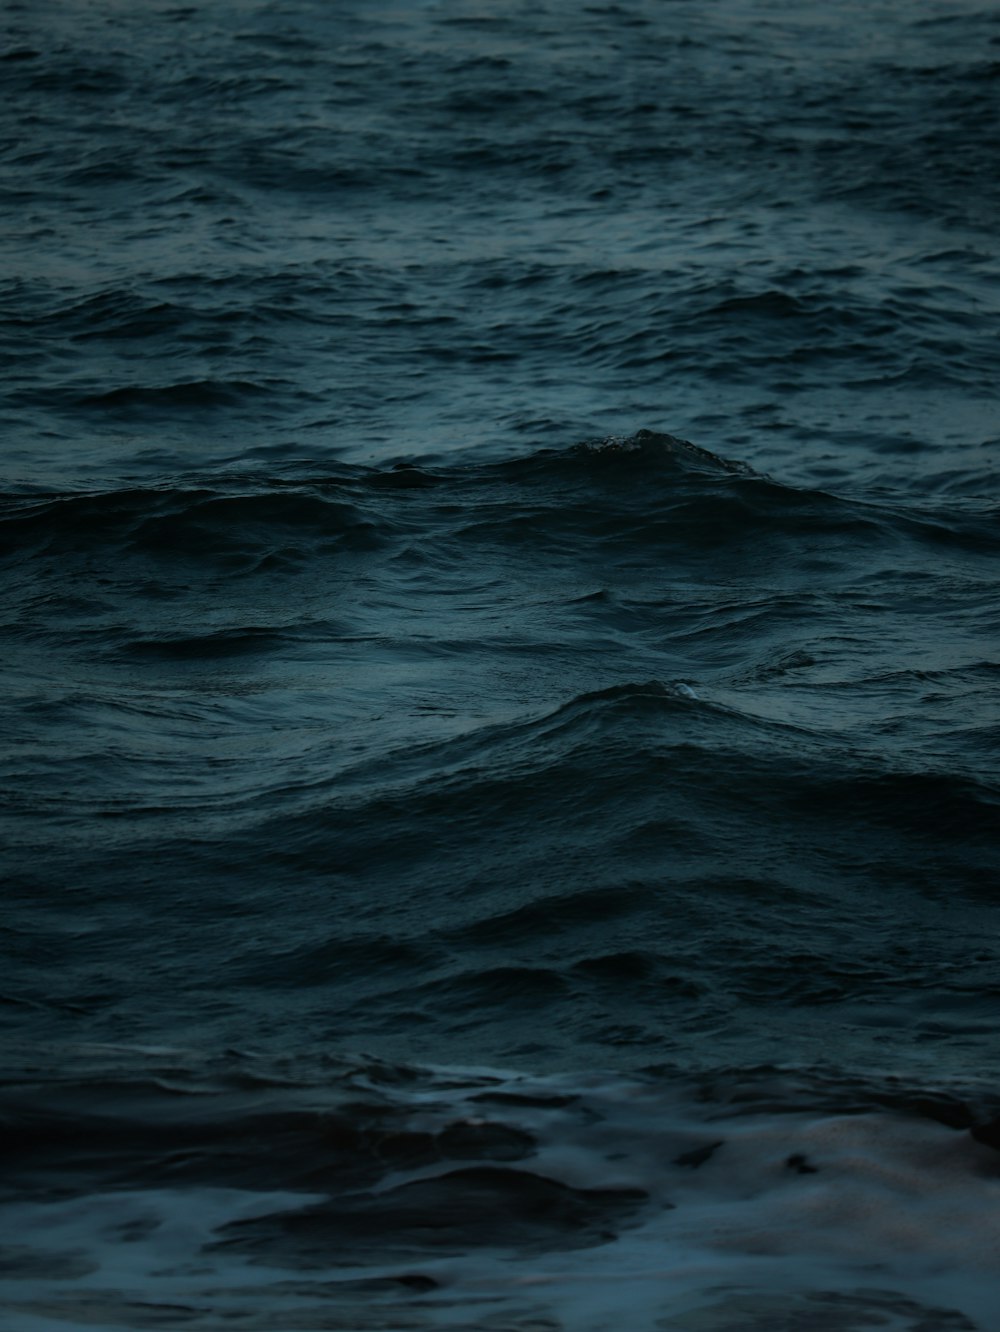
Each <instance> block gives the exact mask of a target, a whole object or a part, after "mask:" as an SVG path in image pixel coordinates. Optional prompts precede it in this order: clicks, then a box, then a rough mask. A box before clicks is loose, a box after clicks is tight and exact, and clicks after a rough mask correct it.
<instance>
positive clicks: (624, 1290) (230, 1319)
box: [0, 1070, 1000, 1332]
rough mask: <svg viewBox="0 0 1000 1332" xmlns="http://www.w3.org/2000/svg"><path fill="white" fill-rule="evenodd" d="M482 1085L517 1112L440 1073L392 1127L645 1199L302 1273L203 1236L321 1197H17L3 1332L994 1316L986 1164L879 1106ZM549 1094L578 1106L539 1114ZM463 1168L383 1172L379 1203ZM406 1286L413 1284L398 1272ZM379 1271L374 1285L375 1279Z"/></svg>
mask: <svg viewBox="0 0 1000 1332" xmlns="http://www.w3.org/2000/svg"><path fill="white" fill-rule="evenodd" d="M479 1076H480V1077H482V1076H488V1075H484V1074H483V1071H479ZM493 1078H495V1079H496V1080H493V1079H491V1087H492V1089H493V1090H494V1091H500V1092H501V1093H504V1094H506V1095H507V1096H508V1097H509V1095H511V1094H513V1095H520V1096H522V1097H525V1098H526V1099H523V1100H520V1101H511V1100H510V1099H499V1100H495V1101H490V1100H486V1101H484V1100H483V1099H482V1092H483V1083H482V1081H477V1082H474V1084H473V1085H469V1084H466V1088H465V1089H463V1088H462V1087H461V1085H460V1081H461V1080H460V1079H459V1078H456V1077H455V1071H454V1070H453V1071H452V1076H451V1079H450V1080H449V1085H448V1086H447V1087H442V1085H441V1084H438V1086H437V1089H436V1092H431V1091H429V1090H428V1088H427V1085H426V1083H425V1084H424V1085H423V1086H422V1087H421V1086H414V1088H413V1089H412V1092H410V1093H408V1092H407V1091H406V1090H405V1089H401V1090H400V1091H399V1100H400V1101H401V1102H405V1103H406V1104H407V1105H408V1106H409V1110H410V1114H409V1117H408V1120H407V1123H408V1126H409V1127H410V1128H412V1129H414V1130H417V1131H421V1130H427V1131H431V1132H434V1131H439V1130H440V1129H441V1128H443V1127H445V1126H446V1125H448V1124H452V1125H454V1124H455V1123H457V1122H460V1121H462V1120H465V1121H466V1122H471V1121H475V1120H477V1119H478V1120H484V1121H489V1122H491V1123H496V1122H498V1121H502V1122H503V1123H504V1124H505V1125H507V1126H510V1127H513V1128H517V1129H520V1130H523V1131H524V1132H526V1133H530V1134H531V1135H532V1136H533V1137H534V1138H535V1139H536V1140H537V1142H538V1152H537V1155H534V1156H531V1157H529V1158H527V1159H526V1160H523V1161H518V1162H517V1163H516V1168H517V1169H518V1170H525V1169H528V1170H531V1171H534V1172H535V1173H537V1174H539V1175H542V1176H546V1177H548V1178H550V1179H555V1180H558V1181H561V1182H562V1183H564V1184H567V1185H570V1186H572V1187H574V1188H580V1189H612V1188H641V1189H643V1190H645V1191H646V1193H647V1194H648V1204H647V1205H646V1206H645V1207H644V1208H642V1209H641V1210H640V1211H639V1213H638V1215H637V1217H635V1218H634V1219H633V1220H632V1221H631V1222H629V1223H627V1224H626V1226H625V1227H624V1228H623V1229H622V1230H621V1231H620V1232H619V1233H618V1235H617V1237H615V1238H609V1239H608V1240H606V1241H605V1242H601V1243H598V1244H596V1245H591V1246H590V1247H586V1248H580V1249H575V1250H574V1249H570V1250H568V1251H566V1250H564V1251H560V1252H555V1253H553V1252H548V1253H537V1252H535V1251H531V1252H530V1253H528V1254H525V1253H524V1252H519V1253H516V1254H512V1253H510V1252H508V1251H500V1250H497V1249H486V1248H480V1249H476V1250H473V1251H471V1252H469V1253H467V1254H465V1255H463V1256H460V1257H455V1256H448V1257H441V1256H439V1255H440V1251H439V1250H435V1248H434V1247H433V1245H430V1244H429V1245H428V1246H427V1247H426V1249H425V1250H423V1251H422V1252H419V1253H414V1254H413V1257H412V1260H411V1261H409V1262H408V1263H407V1265H406V1266H400V1265H399V1264H398V1263H387V1264H385V1265H384V1266H372V1265H367V1264H366V1265H364V1266H362V1265H360V1264H359V1263H358V1262H357V1261H356V1260H353V1259H351V1258H349V1257H348V1256H347V1255H345V1254H338V1253H335V1252H331V1254H330V1262H329V1266H328V1267H327V1268H324V1269H322V1270H318V1271H317V1270H316V1269H315V1268H312V1269H310V1270H308V1271H306V1272H304V1271H302V1270H301V1269H298V1268H295V1269H292V1268H290V1267H282V1266H281V1265H280V1263H279V1261H278V1260H277V1259H275V1260H273V1265H268V1264H269V1263H270V1262H272V1260H271V1259H269V1258H268V1257H267V1255H266V1252H264V1253H263V1255H262V1254H261V1253H260V1252H258V1253H257V1254H255V1255H254V1256H253V1257H245V1256H243V1255H241V1254H240V1253H239V1252H238V1251H235V1250H230V1249H218V1248H211V1247H206V1246H211V1245H212V1243H213V1241H215V1240H217V1239H218V1238H219V1237H220V1233H219V1232H220V1228H221V1227H223V1226H226V1225H228V1224H230V1223H231V1222H234V1221H240V1220H247V1219H250V1218H253V1217H260V1216H263V1215H267V1214H273V1213H276V1212H281V1211H287V1210H290V1209H294V1208H300V1207H303V1206H306V1205H308V1204H310V1203H313V1202H318V1201H320V1200H321V1196H320V1195H316V1194H308V1195H306V1194H301V1193H292V1192H286V1193H277V1192H272V1193H261V1192H250V1191H244V1190H237V1189H224V1188H204V1187H198V1188H190V1189H157V1190H152V1189H150V1190H144V1191H131V1192H120V1193H103V1194H97V1195H92V1196H89V1197H81V1198H77V1199H74V1200H70V1201H53V1202H43V1203H42V1202H40V1203H30V1204H28V1203H19V1204H12V1205H10V1206H7V1207H6V1208H5V1209H3V1212H2V1215H0V1230H2V1233H3V1235H4V1237H5V1239H4V1244H5V1247H6V1249H7V1262H6V1265H5V1267H4V1272H5V1275H4V1277H3V1279H2V1281H0V1304H2V1306H3V1307H5V1308H6V1309H8V1310H9V1311H10V1314H9V1317H10V1318H11V1319H12V1320H13V1321H12V1322H11V1324H10V1325H11V1326H12V1327H16V1328H17V1329H18V1332H56V1329H59V1332H67V1329H70V1328H81V1329H82V1328H88V1329H91V1332H93V1330H94V1329H98V1330H100V1329H107V1330H108V1332H112V1330H114V1332H120V1329H122V1328H127V1329H129V1330H130V1332H131V1330H132V1329H141V1328H145V1327H158V1328H163V1327H178V1328H181V1327H183V1328H190V1329H196V1330H197V1332H206V1330H207V1329H221V1328H223V1327H235V1328H240V1329H254V1330H255V1332H265V1330H267V1332H313V1330H314V1329H318V1328H327V1329H330V1328H343V1329H347V1328H351V1329H359V1330H360V1329H376V1328H384V1329H387V1330H388V1329H390V1328H393V1329H397V1328H400V1327H421V1326H428V1327H430V1326H435V1327H456V1328H470V1327H476V1328H479V1327H483V1328H490V1327H495V1328H497V1329H501V1328H514V1327H517V1328H522V1327H530V1326H538V1327H539V1328H541V1327H559V1328H564V1329H567V1332H612V1330H614V1332H618V1330H619V1329H628V1332H647V1330H648V1332H653V1330H654V1329H656V1330H657V1332H774V1329H776V1328H780V1329H782V1332H865V1329H876V1328H877V1329H881V1332H970V1330H971V1329H978V1332H995V1330H996V1329H997V1328H998V1327H1000V1314H998V1312H997V1311H998V1310H1000V1155H998V1154H997V1153H996V1152H994V1151H992V1150H991V1149H989V1148H987V1147H985V1146H982V1145H980V1144H978V1143H976V1142H975V1141H973V1140H972V1139H971V1137H970V1136H969V1135H968V1134H966V1133H963V1132H958V1131H955V1130H952V1129H949V1128H946V1127H943V1126H941V1125H939V1124H936V1123H933V1122H930V1121H925V1120H921V1119H916V1118H910V1117H904V1116H897V1115H894V1114H892V1113H889V1112H879V1113H870V1114H850V1115H820V1114H804V1113H787V1114H786V1113H774V1112H767V1113H758V1112H753V1111H752V1110H751V1111H750V1112H749V1113H748V1109H747V1107H745V1106H744V1107H738V1106H719V1105H715V1104H695V1103H693V1102H692V1101H690V1100H689V1101H687V1102H684V1101H683V1100H681V1099H680V1097H679V1095H678V1096H674V1095H672V1094H671V1093H670V1092H669V1091H668V1090H667V1089H666V1088H665V1086H664V1084H658V1085H652V1084H641V1083H631V1082H628V1081H627V1080H624V1079H617V1080H615V1079H609V1080H607V1081H602V1080H601V1079H599V1078H594V1079H592V1080H591V1081H590V1082H589V1083H587V1084H586V1085H584V1083H582V1082H581V1080H580V1079H578V1078H577V1079H574V1080H572V1081H571V1080H570V1079H559V1078H553V1079H543V1080H535V1081H530V1082H529V1081H528V1080H526V1079H508V1080H506V1081H501V1080H500V1079H499V1075H493ZM560 1092H566V1093H574V1094H575V1095H576V1096H577V1099H576V1100H572V1101H570V1102H568V1103H559V1102H558V1101H557V1100H555V1099H552V1100H550V1102H549V1103H548V1104H545V1103H541V1102H542V1099H543V1098H544V1097H546V1096H548V1097H550V1098H553V1097H555V1096H557V1095H558V1094H559V1093H560ZM532 1096H535V1097H537V1098H538V1101H539V1103H537V1104H536V1103H532V1102H531V1100H530V1099H528V1098H530V1097H532ZM716 1144H718V1145H716ZM469 1164H471V1163H470V1162H469V1161H468V1160H465V1159H463V1160H462V1161H461V1162H456V1161H454V1160H451V1161H445V1162H440V1163H437V1164H436V1165H435V1166H433V1167H429V1168H425V1169H422V1170H409V1171H397V1172H395V1173H393V1174H392V1175H390V1176H388V1177H387V1178H385V1179H384V1180H383V1181H382V1183H381V1184H380V1186H379V1191H380V1192H381V1193H383V1194H385V1193H388V1192H391V1190H392V1189H394V1188H396V1187H398V1186H400V1185H401V1184H405V1183H409V1182H412V1181H413V1180H416V1179H422V1178H430V1177H434V1176H435V1175H440V1174H444V1173H447V1172H448V1171H451V1170H454V1169H455V1168H456V1167H457V1166H459V1165H460V1166H462V1167H465V1166H467V1165H469ZM417 1275H419V1276H420V1277H421V1278H424V1279H425V1280H423V1281H422V1282H420V1283H414V1282H412V1281H411V1282H410V1283H409V1284H405V1283H403V1282H402V1281H400V1278H407V1277H409V1278H412V1277H414V1276H417ZM378 1278H385V1279H386V1281H385V1283H384V1285H382V1286H379V1285H378V1284H374V1285H373V1284H372V1283H373V1282H376V1283H377V1279H378ZM358 1283H364V1284H358ZM432 1283H433V1284H432Z"/></svg>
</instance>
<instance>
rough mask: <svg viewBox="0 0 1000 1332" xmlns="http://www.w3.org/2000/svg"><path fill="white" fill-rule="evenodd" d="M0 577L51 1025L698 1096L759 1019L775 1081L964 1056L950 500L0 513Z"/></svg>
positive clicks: (986, 537) (752, 486) (462, 497)
mask: <svg viewBox="0 0 1000 1332" xmlns="http://www.w3.org/2000/svg"><path fill="white" fill-rule="evenodd" d="M0 539H2V541H3V543H4V545H3V548H4V550H5V551H6V561H5V569H6V577H7V581H8V588H9V590H10V593H11V596H12V597H13V599H14V602H15V604H16V605H17V607H18V613H19V631H18V636H17V640H16V645H15V646H16V657H15V665H16V669H17V671H18V673H19V674H18V687H17V689H16V690H15V691H13V692H12V693H11V694H9V695H8V696H7V698H6V699H5V702H4V709H5V712H6V714H7V716H6V724H7V730H8V733H9V734H11V735H12V736H13V737H14V738H15V741H16V742H17V743H16V745H15V748H14V749H13V750H12V756H11V758H10V759H9V761H8V764H7V768H6V776H5V789H6V805H7V814H6V822H5V832H6V833H7V836H8V837H9V839H10V845H11V847H12V860H11V864H12V868H14V869H15V881H16V882H17V883H18V884H19V885H20V892H21V894H22V896H21V897H20V899H19V900H20V901H21V902H22V903H23V907H22V908H21V909H22V911H23V913H24V914H23V916H22V915H20V914H15V916H14V917H13V918H12V921H13V926H14V928H15V930H17V931H18V937H19V938H21V939H22V941H23V944H24V949H23V953H22V955H21V961H20V967H19V969H18V970H17V971H16V984H20V983H23V984H24V985H25V986H26V987H27V989H26V990H25V991H24V993H25V994H26V995H27V996H28V997H29V999H30V1002H31V1003H32V1004H34V1005H37V1007H38V1011H39V1013H40V1014H44V1013H46V1012H47V1013H49V1015H50V1018H51V1022H52V1023H53V1024H54V1025H59V1024H61V1023H62V1022H64V1021H65V1015H66V1014H67V1013H74V1014H78V1015H79V1017H80V1020H81V1022H82V1023H83V1028H85V1029H86V1030H88V1031H91V1030H92V1031H93V1032H94V1033H95V1034H98V1033H101V1034H102V1038H103V1036H108V1035H109V1034H110V1032H111V1031H112V1030H114V1029H116V1028H117V1027H118V1026H119V1025H120V1024H121V1023H123V1022H124V1023H125V1024H126V1025H127V1026H130V1027H131V1026H133V1025H135V1026H136V1027H137V1029H139V1028H141V1027H143V1026H144V1025H145V1024H147V1023H148V1022H150V1021H151V1020H152V1014H153V1012H154V1011H155V1012H156V1013H157V1014H159V1016H160V1018H161V1019H162V1018H164V1017H167V1016H168V1015H169V1021H170V1023H172V1024H174V1023H175V1024H181V1025H183V1024H186V1023H189V1022H191V1021H194V1020H195V1018H196V1014H197V1015H198V1020H204V1017H203V1015H204V1014H205V1013H206V1012H208V1013H210V1014H211V1015H212V1016H211V1018H210V1027H211V1029H212V1030H213V1031H215V1032H216V1033H217V1037H218V1039H222V1040H226V1039H230V1036H229V1035H227V1033H231V1034H232V1038H233V1039H235V1030H236V1027H237V1026H238V1027H240V1028H241V1029H243V1030H244V1032H246V1030H251V1031H252V1032H253V1038H254V1039H255V1040H260V1041H263V1042H264V1043H265V1044H267V1043H268V1042H269V1040H270V1039H272V1036H271V1033H272V1032H273V1030H274V1014H275V1011H277V1012H280V1013H281V1014H282V1019H281V1020H282V1022H283V1023H294V1025H295V1027H296V1030H297V1031H298V1032H299V1033H300V1038H301V1039H302V1040H303V1041H305V1042H306V1043H307V1044H309V1043H313V1042H319V1043H322V1042H323V1041H325V1040H326V1039H328V1034H329V1030H330V1028H329V1022H330V1014H331V1012H336V1013H337V1014H338V1015H339V1017H338V1022H341V1023H343V1022H346V1023H348V1024H349V1026H350V1029H351V1031H352V1033H353V1035H352V1039H353V1040H354V1041H356V1042H358V1043H359V1044H360V1045H361V1047H362V1048H366V1049H370V1050H377V1051H383V1052H385V1053H387V1054H390V1055H393V1056H399V1055H402V1054H411V1053H414V1052H421V1053H423V1054H424V1055H425V1057H427V1058H435V1057H440V1051H441V1049H442V1048H447V1049H454V1050H455V1051H456V1054H457V1056H460V1057H462V1058H471V1057H473V1055H475V1054H476V1052H478V1053H479V1055H481V1054H482V1053H483V1052H484V1051H490V1052H491V1053H492V1057H496V1058H498V1059H503V1060H510V1061H514V1062H518V1061H524V1060H536V1059H545V1060H551V1059H556V1060H566V1061H571V1060H572V1058H573V1053H572V1052H573V1051H574V1050H578V1049H580V1048H581V1047H586V1048H588V1049H591V1050H594V1049H599V1050H600V1051H601V1058H602V1060H606V1061H607V1062H609V1063H614V1062H620V1061H622V1060H625V1061H626V1062H628V1061H631V1060H634V1059H635V1058H636V1057H639V1058H643V1059H655V1058H660V1057H666V1056H668V1055H670V1056H676V1057H678V1058H680V1057H683V1058H684V1059H685V1060H694V1061H696V1062H707V1063H709V1064H710V1063H712V1062H715V1061H718V1060H726V1059H736V1058H738V1057H739V1053H738V1052H742V1054H743V1055H744V1056H746V1054H747V1051H751V1052H752V1058H753V1059H768V1058H774V1057H775V1056H776V1050H775V1036H774V1030H773V1028H772V1025H771V1024H772V1022H775V1021H778V1017H777V1015H779V1014H780V1031H781V1036H780V1045H781V1051H782V1052H783V1054H784V1055H787V1056H788V1057H789V1058H794V1057H808V1052H809V1051H811V1050H814V1049H815V1043H816V1039H817V1031H818V1030H823V1031H824V1033H825V1035H824V1037H823V1039H824V1042H825V1044H826V1047H827V1048H828V1049H835V1048H840V1049H844V1050H845V1051H846V1049H847V1048H848V1047H849V1048H850V1052H851V1057H852V1059H854V1060H859V1059H862V1060H864V1059H867V1060H869V1061H873V1062H874V1063H875V1064H878V1063H880V1062H881V1061H882V1060H884V1059H885V1058H886V1057H887V1051H888V1050H897V1049H898V1050H900V1051H901V1050H903V1049H905V1050H906V1057H907V1059H910V1060H917V1061H918V1062H920V1061H923V1060H925V1059H926V1060H928V1061H932V1062H933V1061H936V1060H939V1059H940V1058H942V1046H943V1045H947V1046H948V1048H949V1056H948V1057H949V1058H957V1059H958V1062H959V1064H963V1066H964V1061H966V1060H971V1061H973V1062H975V1061H976V1060H977V1059H981V1058H983V1057H985V1055H984V1049H985V1045H986V1044H988V1042H989V1041H990V1040H991V1039H992V1024H991V1019H990V1017H989V1014H988V1011H987V1009H988V1006H989V1005H988V1003H987V1001H986V999H985V998H984V996H986V995H988V994H990V993H992V991H993V987H994V985H995V979H991V978H993V977H995V967H996V959H995V956H994V953H993V950H992V949H991V948H990V947H989V946H988V945H984V940H985V939H988V937H989V920H990V918H991V913H992V911H993V910H994V908H995V903H994V901H993V898H994V895H995V894H994V887H993V884H992V880H991V878H990V866H991V864H992V858H993V857H994V856H995V851H996V829H997V818H996V815H997V786H996V781H995V771H994V768H993V761H992V760H993V752H992V746H991V745H990V743H989V740H988V735H989V733H990V732H989V727H990V725H991V724H992V725H993V726H994V727H995V721H993V722H991V720H990V716H989V710H990V709H991V708H992V707H993V703H992V696H993V693H994V692H995V691H994V688H993V686H994V684H995V674H996V672H995V667H994V666H993V665H992V664H991V663H990V660H989V656H988V653H989V642H988V635H989V633H990V632H991V628H990V625H991V613H992V612H991V605H992V599H991V597H990V595H989V592H988V587H989V584H988V580H987V576H986V570H987V567H988V565H989V563H990V561H991V560H992V558H993V554H994V547H995V536H994V535H993V534H992V533H991V532H990V531H989V529H988V528H987V527H986V525H985V524H984V522H983V514H982V513H981V511H980V509H979V508H978V507H977V506H974V505H973V506H970V507H967V508H964V509H963V508H962V507H957V508H956V509H955V510H954V511H952V512H948V511H946V510H944V509H943V508H942V507H941V506H938V507H937V508H936V509H935V511H934V515H933V519H931V518H929V517H928V515H927V514H926V513H925V512H924V510H923V508H922V507H921V506H920V505H914V504H911V505H909V506H907V505H904V504H902V503H901V502H900V501H899V500H898V499H897V500H895V501H894V502H892V503H883V504H879V503H874V502H871V501H867V502H861V501H855V500H850V499H844V498H838V497H836V496H834V495H832V494H829V493H825V492H823V491H817V490H802V489H795V488H793V487H789V486H787V485H781V484H778V483H776V482H774V481H770V480H768V479H766V478H764V477H762V476H760V475H758V474H756V473H754V472H753V471H751V470H750V469H749V468H747V467H746V466H744V465H739V464H734V463H729V462H726V461H725V460H723V459H720V458H718V457H716V456H715V455H713V454H712V453H710V452H709V451H707V450H705V449H702V448H699V447H696V446H694V445H690V444H687V443H686V442H684V441H682V440H679V439H677V438H676V437H673V436H666V435H660V434H655V433H652V432H648V431H647V432H640V433H639V434H638V435H636V436H633V437H630V438H618V439H611V440H604V441H595V442H592V443H589V444H584V445H579V446H574V447H571V448H569V449H567V450H563V451H558V450H546V451H542V452H538V453H535V454H533V455H529V456H525V457H522V458H518V459H514V460H508V461H506V462H501V463H496V464H481V465H465V466H458V467H454V466H451V467H449V466H443V465H442V466H436V467H433V468H430V467H425V468H418V467H414V466H399V467H396V468H390V469H365V468H359V467H349V466H346V465H343V466H341V467H340V468H339V469H334V470H333V471H332V472H331V473H330V474H329V475H326V476H317V475H316V474H315V469H312V470H310V471H306V470H305V469H304V468H303V467H300V466H288V467H286V468H285V469H283V472H282V473H281V474H270V475H268V474H262V473H243V474H235V473H231V474H229V475H227V476H225V477H219V476H215V477H214V478H213V479H212V480H211V481H210V482H209V481H206V482H203V483H201V484H191V485H185V486H182V487H178V486H174V487H172V488H156V489H133V490H119V491H114V492H102V493H94V494H87V495H37V494H36V495H34V496H31V497H26V496H20V497H12V498H11V499H10V500H9V501H8V502H7V505H6V508H5V510H4V516H3V523H2V528H0ZM69 588H72V589H73V595H72V596H69V595H67V590H68V589H69ZM929 641H930V642H932V643H933V644H934V647H933V652H934V654H935V655H934V656H933V658H932V659H930V660H929V659H928V642H929ZM970 732H972V733H974V734H975V735H976V736H977V737H979V741H980V743H979V744H976V745H968V744H966V743H964V741H963V742H962V743H959V744H956V737H964V736H966V735H967V734H969V733H970ZM95 828H99V829H100V836H99V841H98V842H95V840H94V837H95V835H94V831H93V830H94V829H95ZM98 847H99V851H98V849H97V848H98ZM166 878H169V880H170V882H171V885H172V887H171V890H170V892H169V893H166V894H164V893H163V891H162V885H163V883H164V882H165V880H166ZM54 885H60V886H59V887H58V888H55V890H54ZM62 885H66V887H67V888H68V887H69V886H70V885H76V886H75V889H74V891H73V892H72V893H71V894H70V895H68V896H67V895H65V889H64V888H63V887H62ZM54 891H55V895H53V892H54ZM39 893H41V894H42V900H43V901H44V902H46V903H48V905H47V906H46V907H45V908H44V909H45V911H46V912H48V911H50V910H53V911H56V913H57V914H58V916H59V917H60V919H62V920H63V921H64V925H63V927H61V928H63V929H64V933H63V934H62V936H61V939H60V941H59V942H58V943H56V944H53V942H52V941H51V940H48V939H47V930H46V928H42V929H41V931H40V932H39V929H38V926H37V923H36V917H35V912H36V911H37V909H38V902H39V898H38V894H39ZM958 903H960V904H961V908H960V910H958V909H956V904H958ZM95 911H99V912H100V916H101V919H102V920H104V921H105V928H104V929H103V930H102V933H101V937H100V939H95V940H93V941H91V943H90V945H89V947H91V948H92V949H93V958H92V964H91V965H88V966H87V967H85V968H83V969H81V968H80V967H79V966H76V965H70V961H71V959H72V958H73V957H74V956H75V955H76V953H77V951H78V932H79V930H81V929H83V928H85V926H84V922H85V921H86V920H87V919H89V918H92V917H93V914H94V912H95ZM140 919H142V920H144V921H145V922H146V928H145V929H144V930H143V931H139V932H137V930H136V925H137V922H138V920H140ZM39 947H44V948H47V949H50V950H51V949H52V948H53V947H54V948H55V949H56V952H55V954H50V955H51V956H56V957H62V958H63V959H64V962H65V965H60V966H59V967H57V968H56V970H57V972H58V974H59V976H60V979H59V980H57V981H56V983H55V984H54V985H53V983H52V976H51V972H50V971H46V973H45V974H46V980H45V986H44V988H42V987H41V986H40V985H39V980H40V973H39V972H38V963H39V957H40V954H39V953H38V951H37V948H39ZM137 968H139V969H142V970H146V969H147V968H148V969H152V974H155V975H156V977H157V984H156V985H155V986H154V987H152V988H151V989H150V990H149V991H148V992H146V993H137V992H136V991H135V990H134V989H133V988H132V987H131V986H130V984H129V982H128V980H127V978H128V976H130V975H134V974H135V972H136V969H137ZM12 988H16V986H15V985H13V984H12ZM539 1009H541V1010H542V1011H544V1013H545V1014H546V1020H545V1023H544V1025H542V1026H539V1023H538V1020H537V1015H538V1012H539ZM901 1012H905V1014H906V1020H905V1022H901V1020H900V1014H901ZM769 1015H774V1016H769ZM39 1020H43V1019H42V1018H40V1019H39ZM83 1028H82V1029H83ZM957 1033H961V1042H960V1047H959V1048H958V1049H956V1047H955V1037H956V1034H957ZM244 1039H246V1037H245V1035H244Z"/></svg>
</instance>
